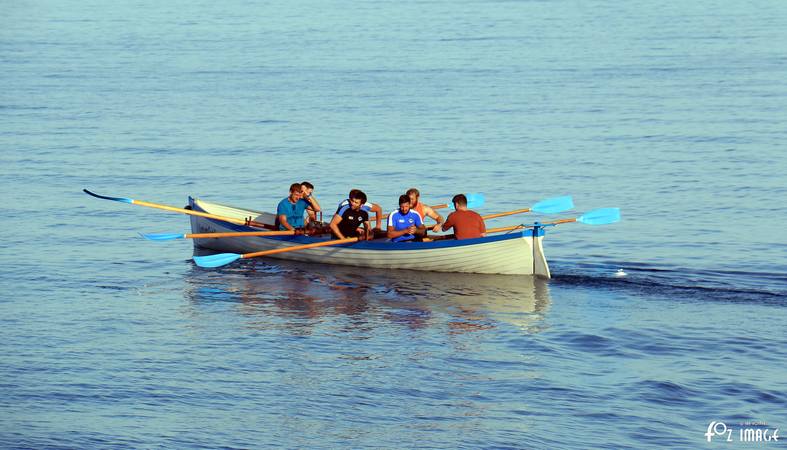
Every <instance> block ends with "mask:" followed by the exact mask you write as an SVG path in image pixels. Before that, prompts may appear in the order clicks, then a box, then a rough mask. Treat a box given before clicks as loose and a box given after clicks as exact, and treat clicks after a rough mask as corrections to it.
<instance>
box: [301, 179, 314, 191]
mask: <svg viewBox="0 0 787 450" xmlns="http://www.w3.org/2000/svg"><path fill="white" fill-rule="evenodd" d="M301 186H303V187H305V188H306V189H314V185H313V184H311V183H309V182H308V181H301Z"/></svg>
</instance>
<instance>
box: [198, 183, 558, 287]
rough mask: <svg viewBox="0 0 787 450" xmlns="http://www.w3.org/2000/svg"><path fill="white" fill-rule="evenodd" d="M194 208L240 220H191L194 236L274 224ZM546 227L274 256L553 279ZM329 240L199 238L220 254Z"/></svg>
mask: <svg viewBox="0 0 787 450" xmlns="http://www.w3.org/2000/svg"><path fill="white" fill-rule="evenodd" d="M189 206H190V208H191V210H193V211H196V212H202V213H206V214H207V215H213V216H223V217H226V218H231V219H235V220H232V221H225V220H219V219H215V218H211V217H208V216H195V215H192V216H191V229H192V233H225V232H253V231H259V228H254V227H251V226H247V225H240V224H239V223H243V221H244V220H245V219H246V218H248V217H252V220H253V221H254V222H256V223H258V224H259V223H261V224H273V223H274V221H275V215H274V214H272V213H267V212H261V211H255V210H251V209H244V208H239V207H234V206H229V205H223V204H219V203H212V202H207V201H204V200H199V199H195V198H189ZM543 238H544V228H543V227H538V226H537V227H534V228H524V229H519V230H515V231H512V232H510V233H507V234H498V235H494V236H487V237H482V238H477V239H465V240H448V239H446V240H436V241H432V242H404V243H394V242H390V241H388V240H382V239H381V240H372V241H360V242H354V243H348V244H338V245H331V246H325V247H317V248H307V249H303V250H298V251H290V252H285V251H283V252H281V253H276V254H271V255H269V256H270V257H271V258H280V259H287V260H293V261H305V262H312V263H321V264H339V265H346V266H357V267H373V268H380V269H410V270H424V271H433V272H464V273H484V274H506V275H536V276H539V277H544V278H550V273H549V266H548V264H547V260H546V257H545V256H544V251H543V247H542V241H543ZM329 242H330V238H329V237H327V236H326V237H312V236H304V235H300V236H235V237H223V238H197V239H194V245H195V246H196V247H201V248H206V249H210V250H214V251H217V252H233V253H241V254H244V253H253V252H260V251H270V250H286V249H288V248H292V247H297V246H302V245H308V244H320V243H329Z"/></svg>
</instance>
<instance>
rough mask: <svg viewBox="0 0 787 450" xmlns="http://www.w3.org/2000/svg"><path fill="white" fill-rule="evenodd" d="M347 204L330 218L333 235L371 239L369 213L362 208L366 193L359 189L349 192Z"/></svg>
mask: <svg viewBox="0 0 787 450" xmlns="http://www.w3.org/2000/svg"><path fill="white" fill-rule="evenodd" d="M348 200H349V204H347V205H344V206H342V207H340V208H339V209H338V210H337V211H336V214H334V215H333V219H331V224H330V227H331V231H332V232H333V236H334V237H336V238H339V239H346V238H352V237H357V238H358V239H360V240H364V239H371V238H372V236H371V234H372V233H371V230H370V229H369V213H367V212H366V211H365V210H364V209H363V204H364V203H366V194H364V193H363V192H362V191H359V190H355V189H354V190H353V192H350V198H349V199H348Z"/></svg>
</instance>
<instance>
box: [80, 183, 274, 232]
mask: <svg viewBox="0 0 787 450" xmlns="http://www.w3.org/2000/svg"><path fill="white" fill-rule="evenodd" d="M82 190H83V191H84V192H85V193H86V194H88V195H92V196H93V197H96V198H102V199H104V200H113V201H116V202H122V203H130V204H132V205H139V206H147V207H148V208H156V209H163V210H164V211H172V212H177V213H181V214H189V215H191V216H200V217H207V218H208V219H217V220H223V221H224V222H230V223H236V224H239V225H248V226H252V227H257V228H270V227H271V225H268V224H264V223H262V222H255V221H247V220H244V219H236V218H234V217H225V216H218V215H216V214H208V213H204V212H200V211H192V210H190V209H183V208H176V207H174V206H167V205H160V204H158V203H151V202H145V201H142V200H133V199H130V198H123V197H107V196H105V195H98V194H96V193H93V192H90V191H88V190H87V189H82Z"/></svg>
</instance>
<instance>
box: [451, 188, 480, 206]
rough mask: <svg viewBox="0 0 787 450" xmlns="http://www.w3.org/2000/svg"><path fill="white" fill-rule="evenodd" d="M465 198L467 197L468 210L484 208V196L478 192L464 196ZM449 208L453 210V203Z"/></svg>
mask: <svg viewBox="0 0 787 450" xmlns="http://www.w3.org/2000/svg"><path fill="white" fill-rule="evenodd" d="M465 197H467V207H468V208H470V209H474V208H480V207H482V206H484V202H485V201H486V198H485V197H484V194H481V193H480V192H476V193H470V194H465ZM449 206H450V207H451V209H455V208H454V203H453V202H451V204H450V205H449Z"/></svg>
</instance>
